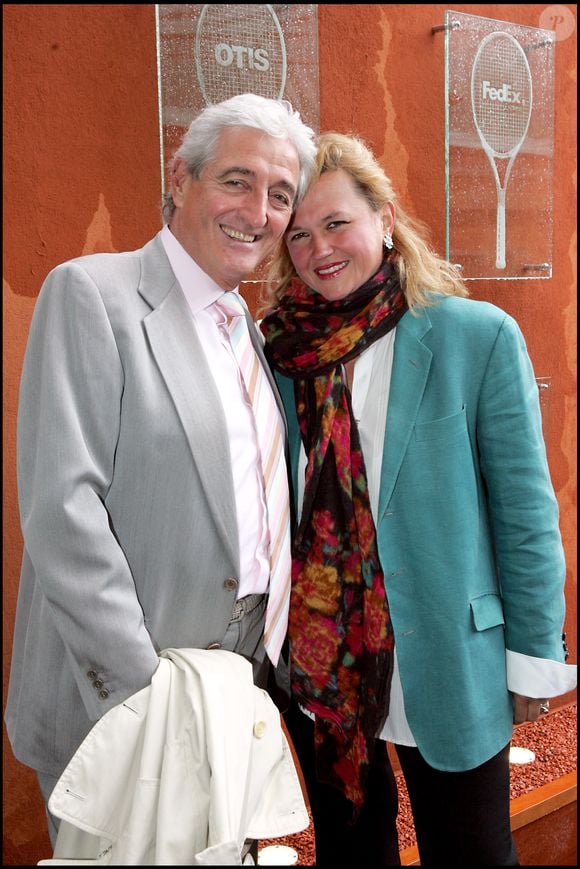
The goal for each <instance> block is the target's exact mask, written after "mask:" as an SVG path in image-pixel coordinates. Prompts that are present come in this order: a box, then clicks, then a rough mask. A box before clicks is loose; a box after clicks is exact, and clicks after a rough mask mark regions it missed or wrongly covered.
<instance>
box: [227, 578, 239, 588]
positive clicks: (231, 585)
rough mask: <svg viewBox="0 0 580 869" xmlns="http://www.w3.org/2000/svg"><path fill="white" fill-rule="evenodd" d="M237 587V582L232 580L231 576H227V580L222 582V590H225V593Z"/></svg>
mask: <svg viewBox="0 0 580 869" xmlns="http://www.w3.org/2000/svg"><path fill="white" fill-rule="evenodd" d="M238 585H239V583H238V580H237V579H234V577H233V576H228V578H227V579H226V580H225V581H224V588H225V589H226V591H235V590H236V589H237V587H238Z"/></svg>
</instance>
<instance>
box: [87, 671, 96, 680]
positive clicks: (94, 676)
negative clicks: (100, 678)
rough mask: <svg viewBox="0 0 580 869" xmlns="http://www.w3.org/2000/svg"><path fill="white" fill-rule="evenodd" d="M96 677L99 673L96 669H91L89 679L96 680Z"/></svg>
mask: <svg viewBox="0 0 580 869" xmlns="http://www.w3.org/2000/svg"><path fill="white" fill-rule="evenodd" d="M96 678H97V674H96V673H95V671H94V670H89V671H88V673H87V679H90V680H91V682H94V681H95V679H96Z"/></svg>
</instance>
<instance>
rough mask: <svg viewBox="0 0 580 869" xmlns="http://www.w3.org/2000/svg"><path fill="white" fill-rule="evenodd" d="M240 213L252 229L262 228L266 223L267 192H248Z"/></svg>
mask: <svg viewBox="0 0 580 869" xmlns="http://www.w3.org/2000/svg"><path fill="white" fill-rule="evenodd" d="M241 211H242V214H243V215H244V218H245V220H247V222H248V225H249V226H251V228H252V229H261V228H262V227H264V226H265V225H266V223H267V222H268V191H267V190H266V191H263V190H252V191H248V193H247V195H246V197H245V199H244V202H243V205H242V208H241Z"/></svg>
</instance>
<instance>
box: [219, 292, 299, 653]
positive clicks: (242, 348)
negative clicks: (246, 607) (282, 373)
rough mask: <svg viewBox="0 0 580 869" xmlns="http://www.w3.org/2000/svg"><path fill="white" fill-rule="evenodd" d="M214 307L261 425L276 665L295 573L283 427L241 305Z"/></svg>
mask: <svg viewBox="0 0 580 869" xmlns="http://www.w3.org/2000/svg"><path fill="white" fill-rule="evenodd" d="M215 304H216V307H217V308H218V309H219V310H220V311H222V313H223V314H225V316H226V317H227V320H228V322H227V331H228V335H229V340H230V344H231V346H232V350H233V351H234V354H235V357H236V359H237V361H238V365H239V367H240V373H241V375H242V380H243V384H244V387H245V390H246V392H247V395H248V398H249V400H250V403H251V406H252V411H253V414H254V419H255V422H256V432H257V436H258V444H259V448H260V457H261V464H262V467H261V471H262V478H263V482H264V492H265V496H266V509H267V514H268V530H269V535H270V584H269V593H268V604H267V607H266V621H265V627H264V646H265V649H266V652H267V654H268V657H269V658H270V660H271V661H272V663H273V664H274V665H276V664H277V663H278V657H279V655H280V649H281V648H282V643H283V642H284V638H285V636H286V630H287V626H288V607H289V603H290V573H291V555H290V501H289V493H288V474H287V469H286V462H285V460H284V429H283V423H282V420H281V419H280V412H279V410H278V407H277V405H276V400H275V398H274V395H273V393H272V388H271V386H270V384H269V382H268V378H267V376H266V373H265V372H264V369H263V367H262V364H261V362H260V360H259V358H258V356H257V355H256V351H255V350H254V347H253V345H252V341H251V338H250V333H249V331H248V324H247V322H246V317H245V310H244V306H243V302H242V300H241V299H240V297H239V296H238V295H237V293H234V292H227V293H224V295H223V296H220V298H219V299H218V301H217V302H216V303H215Z"/></svg>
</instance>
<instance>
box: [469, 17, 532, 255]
mask: <svg viewBox="0 0 580 869" xmlns="http://www.w3.org/2000/svg"><path fill="white" fill-rule="evenodd" d="M471 108H472V111H473V120H474V122H475V128H476V130H477V133H478V135H479V138H480V140H481V144H482V147H483V150H484V151H485V153H486V155H487V158H488V160H489V162H490V165H491V168H492V170H493V177H494V180H495V187H496V192H497V220H496V263H495V267H496V268H497V269H505V265H506V262H505V242H506V228H505V204H506V190H507V185H508V181H509V177H510V173H511V170H512V166H513V164H514V161H515V159H516V157H517V155H518V152H519V150H520V148H521V147H522V144H523V142H524V139H525V138H526V136H527V134H528V127H529V125H530V117H531V114H532V74H531V72H530V65H529V63H528V59H527V57H526V55H525V53H524V50H523V48H522V47H521V45H520V44H519V42H518V41H517V40H516V39H514V37H513V36H511V35H510V34H509V33H502V32H500V31H498V32H495V33H490V34H489V35H488V36H486V37H484V38H483V39H482V40H481V42H480V44H479V47H478V49H477V53H476V55H475V60H474V61H473V67H472V70H471ZM497 160H501V161H502V166H503V165H505V161H506V160H507V161H508V163H507V166H506V167H505V172H504V173H503V184H502V182H501V180H500V168H501V166H498V164H497V163H496V161H497Z"/></svg>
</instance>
